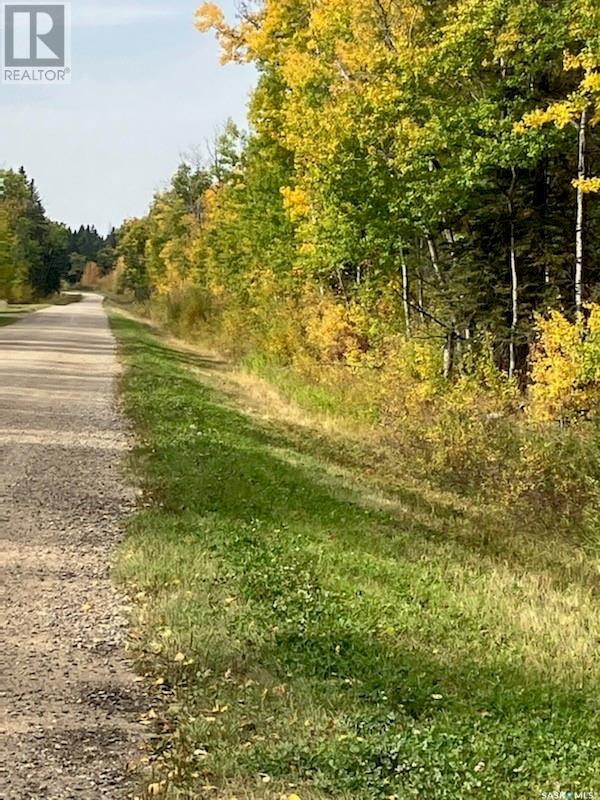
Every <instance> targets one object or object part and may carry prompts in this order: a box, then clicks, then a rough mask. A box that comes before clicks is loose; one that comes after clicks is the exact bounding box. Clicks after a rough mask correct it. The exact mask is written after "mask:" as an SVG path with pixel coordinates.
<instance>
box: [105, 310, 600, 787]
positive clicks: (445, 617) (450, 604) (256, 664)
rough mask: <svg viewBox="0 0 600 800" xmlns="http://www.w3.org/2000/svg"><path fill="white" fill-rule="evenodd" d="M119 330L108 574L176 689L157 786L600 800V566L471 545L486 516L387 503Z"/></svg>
mask: <svg viewBox="0 0 600 800" xmlns="http://www.w3.org/2000/svg"><path fill="white" fill-rule="evenodd" d="M113 326H114V330H115V332H116V334H117V336H118V338H119V341H120V344H121V348H122V353H123V358H124V360H125V364H126V372H125V375H124V378H123V381H122V397H123V403H124V406H125V410H126V412H127V414H128V415H129V417H130V418H131V419H132V420H133V422H134V424H135V427H136V430H137V434H138V437H139V444H138V446H137V448H136V450H135V453H134V455H133V469H134V472H135V479H136V481H137V482H138V483H139V484H141V486H142V489H143V495H144V500H143V503H142V504H141V505H142V507H141V509H140V510H139V511H138V513H137V514H136V515H135V517H134V518H133V519H132V521H131V522H130V524H129V531H128V536H127V539H126V542H125V544H124V546H123V548H122V552H121V554H120V558H119V561H118V564H117V568H116V572H117V575H118V577H119V579H120V580H121V581H122V582H123V583H124V584H125V586H126V587H127V588H128V591H129V593H130V595H131V596H132V597H133V598H134V599H135V609H136V610H135V615H134V636H133V648H134V652H135V655H136V658H137V659H138V662H139V666H140V670H141V671H142V672H143V673H144V674H146V675H148V676H150V677H151V678H152V680H153V682H154V683H155V685H156V690H157V693H158V694H159V695H160V697H161V698H162V700H163V704H162V707H163V712H162V714H161V715H159V716H160V719H159V720H158V721H157V722H156V726H157V731H158V734H159V735H158V737H157V739H156V752H155V759H154V763H153V767H152V769H153V773H152V776H151V778H149V783H150V784H151V786H150V789H147V796H156V795H157V794H159V795H160V796H164V797H166V798H187V799H189V800H191V799H192V798H204V797H206V798H238V800H240V799H241V798H277V799H279V798H293V799H294V800H295V798H296V797H299V798H301V800H314V799H316V798H344V799H347V800H350V799H352V800H362V799H363V798H364V799H365V800H366V799H367V798H393V797H396V798H399V800H403V799H404V798H409V797H422V798H428V800H434V799H435V800H437V799H438V798H440V799H441V798H448V799H451V800H456V799H457V798H461V799H462V798H465V799H466V798H479V797H490V798H495V800H498V798H510V799H511V800H513V799H514V798H515V797H523V798H525V797H539V796H540V794H539V793H540V792H551V791H555V790H557V789H562V790H564V791H573V792H576V791H580V792H581V791H593V790H594V789H595V790H599V789H600V783H599V776H600V752H599V737H598V716H597V712H598V700H599V695H598V685H599V683H598V673H599V670H598V660H597V654H598V636H599V630H598V615H597V595H596V590H597V587H596V586H595V584H594V582H593V580H591V579H589V577H588V576H589V575H590V574H591V575H593V574H594V567H595V566H596V567H597V565H594V564H590V563H589V559H590V557H591V556H589V554H588V553H586V554H584V553H583V552H582V551H579V550H578V549H577V545H575V544H571V543H569V542H567V541H564V540H563V539H560V538H557V539H556V540H552V541H551V542H550V539H549V543H548V544H547V547H550V548H551V549H552V551H553V558H552V559H548V558H546V557H544V558H542V559H541V560H540V562H539V563H538V562H536V561H535V559H534V558H532V563H531V565H530V566H529V567H528V566H527V565H524V564H523V559H522V558H518V559H515V562H514V563H512V562H511V561H510V559H508V558H499V557H497V555H495V552H496V551H495V550H494V548H493V547H491V549H490V550H489V552H488V550H486V546H485V545H482V546H481V547H480V548H477V547H474V546H473V547H471V546H470V544H469V543H471V542H473V541H476V537H475V536H474V531H473V530H472V526H474V525H476V524H477V522H476V519H477V517H476V516H474V518H473V520H470V519H469V518H464V519H460V520H459V522H458V523H457V521H456V519H455V518H454V517H453V516H452V515H451V514H446V512H445V511H444V509H443V508H442V507H439V508H436V507H433V506H431V504H428V502H427V501H426V500H425V499H423V500H422V503H421V506H420V505H419V498H418V493H416V494H415V493H414V492H413V493H412V494H411V502H410V503H409V502H405V498H404V499H403V498H402V497H399V498H396V500H397V502H393V500H394V498H388V499H387V500H388V502H387V503H383V502H379V503H374V502H373V492H372V491H371V488H370V487H368V486H366V485H365V486H364V488H361V480H360V478H361V476H360V472H358V473H357V475H356V480H355V481H345V480H343V479H341V478H339V477H337V478H336V477H335V475H334V472H335V471H334V470H333V471H332V470H331V469H330V464H328V463H327V460H326V458H323V459H322V460H320V458H319V455H318V454H319V452H320V448H319V447H317V446H316V445H317V444H318V442H316V443H314V444H315V446H313V447H304V448H302V447H299V446H298V441H297V440H296V439H295V438H293V437H291V436H290V435H289V433H288V432H287V431H286V430H285V428H284V427H283V426H278V425H277V424H275V423H273V422H271V423H266V422H264V421H259V420H256V419H253V418H252V417H249V416H246V415H245V414H244V413H242V412H241V411H238V410H236V409H235V408H232V407H231V403H230V402H226V401H225V400H224V398H223V396H221V395H220V394H219V393H218V392H217V391H215V389H214V388H211V387H210V386H209V385H207V383H206V381H204V382H201V380H200V378H198V376H197V374H195V371H194V369H195V368H196V372H197V368H198V367H201V368H202V369H204V370H206V369H210V364H209V363H207V364H204V365H203V364H202V358H201V356H196V357H194V356H192V355H190V354H186V353H182V352H179V351H177V350H175V349H172V348H170V347H168V346H166V345H165V344H163V343H161V341H160V340H159V339H157V338H156V337H155V336H153V335H152V334H151V333H150V332H149V331H148V330H147V329H146V328H145V327H144V326H143V325H141V324H139V323H137V322H135V321H132V320H129V319H125V318H123V317H119V316H116V317H114V318H113ZM306 435H307V434H306V432H304V434H303V436H304V437H306ZM315 435H316V434H315ZM321 450H322V451H323V452H327V449H326V448H321ZM457 525H458V527H459V528H461V529H464V537H463V538H462V539H461V536H460V535H457V533H456V531H457ZM446 530H447V535H445V531H446ZM506 535H507V536H510V535H511V532H510V531H506ZM521 535H523V532H521ZM550 536H551V534H550V533H549V537H550ZM532 550H533V548H532ZM507 552H510V548H508V549H507ZM584 558H585V560H586V565H585V569H579V568H578V565H580V562H581V561H582V560H583V559H584ZM547 565H551V566H547ZM561 573H564V574H569V575H571V576H572V577H571V579H570V580H568V581H565V580H564V574H561Z"/></svg>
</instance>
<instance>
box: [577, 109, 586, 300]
mask: <svg viewBox="0 0 600 800" xmlns="http://www.w3.org/2000/svg"><path fill="white" fill-rule="evenodd" d="M587 113H588V112H587V108H584V109H583V111H582V112H581V119H580V121H579V154H578V163H577V177H578V179H579V180H580V181H581V180H584V178H585V177H586V172H587V168H586V135H587ZM584 226H585V198H584V192H583V190H582V189H581V187H578V189H577V226H576V230H575V310H576V312H577V314H578V315H579V314H581V312H582V311H583V259H584V254H585V245H584Z"/></svg>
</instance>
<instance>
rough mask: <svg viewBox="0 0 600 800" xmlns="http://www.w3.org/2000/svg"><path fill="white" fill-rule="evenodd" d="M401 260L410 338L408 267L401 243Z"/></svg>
mask: <svg viewBox="0 0 600 800" xmlns="http://www.w3.org/2000/svg"><path fill="white" fill-rule="evenodd" d="M400 260H401V262H402V303H403V305H404V324H405V326H406V337H407V338H408V339H410V334H411V330H410V303H409V299H408V290H409V287H408V267H407V266H406V259H405V257H404V245H403V244H402V243H401V244H400Z"/></svg>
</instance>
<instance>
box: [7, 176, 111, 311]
mask: <svg viewBox="0 0 600 800" xmlns="http://www.w3.org/2000/svg"><path fill="white" fill-rule="evenodd" d="M115 245H116V237H115V233H114V231H113V232H111V233H110V234H109V235H108V236H106V237H103V236H101V235H100V234H99V233H98V232H97V231H96V229H95V228H94V227H90V226H87V227H84V226H81V227H80V228H79V229H78V230H76V231H72V230H70V229H69V228H68V227H67V226H66V225H62V224H60V223H58V222H54V221H53V220H50V219H48V217H47V215H46V212H45V210H44V206H43V204H42V201H41V198H40V194H39V192H38V189H37V186H36V184H35V181H33V180H30V179H29V178H28V176H27V174H26V172H25V170H24V169H23V168H22V167H21V168H20V169H19V170H18V171H16V172H15V171H14V170H0V300H8V301H10V302H14V303H29V302H32V301H34V300H41V299H45V298H48V297H51V296H52V295H55V294H57V293H58V292H60V290H61V288H62V286H63V284H64V285H69V284H71V285H75V284H78V283H79V282H80V281H81V278H82V276H83V273H84V270H85V268H86V264H88V263H94V264H98V266H99V269H100V271H101V273H108V272H110V271H111V270H112V269H113V266H114V261H115V251H114V247H115Z"/></svg>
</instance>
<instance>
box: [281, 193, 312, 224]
mask: <svg viewBox="0 0 600 800" xmlns="http://www.w3.org/2000/svg"><path fill="white" fill-rule="evenodd" d="M281 194H282V196H283V205H284V208H285V209H286V211H287V212H288V215H289V217H290V219H291V220H293V221H294V220H299V219H302V218H303V217H307V216H308V215H309V214H310V210H311V204H310V195H309V194H308V192H307V191H306V190H305V189H300V188H298V187H296V188H295V189H292V188H291V187H289V186H285V187H283V188H282V189H281Z"/></svg>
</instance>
